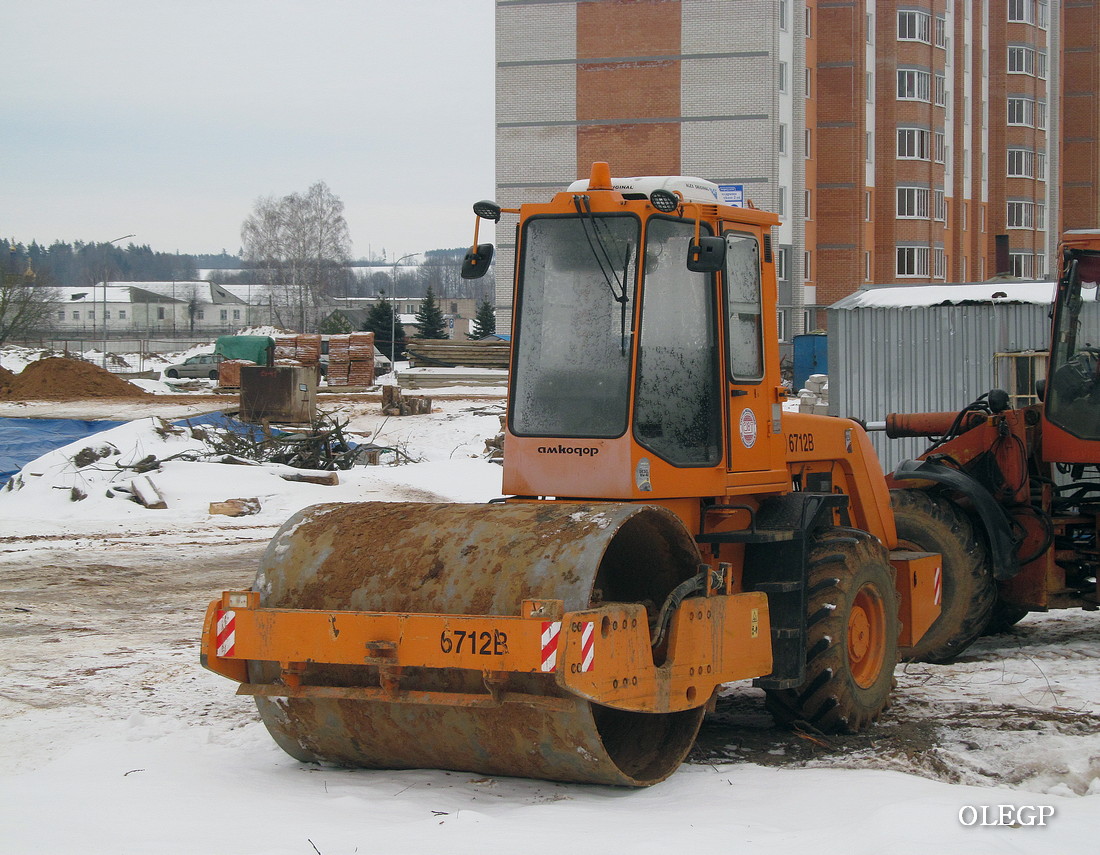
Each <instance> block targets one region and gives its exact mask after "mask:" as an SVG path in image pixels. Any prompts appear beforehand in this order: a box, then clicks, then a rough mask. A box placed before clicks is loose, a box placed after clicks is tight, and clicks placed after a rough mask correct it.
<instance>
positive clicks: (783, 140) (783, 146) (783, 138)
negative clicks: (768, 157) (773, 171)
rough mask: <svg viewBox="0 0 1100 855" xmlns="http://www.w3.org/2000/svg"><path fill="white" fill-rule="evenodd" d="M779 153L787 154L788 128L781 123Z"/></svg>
mask: <svg viewBox="0 0 1100 855" xmlns="http://www.w3.org/2000/svg"><path fill="white" fill-rule="evenodd" d="M779 153H780V154H786V153H787V126H786V125H785V124H783V122H780V123H779Z"/></svg>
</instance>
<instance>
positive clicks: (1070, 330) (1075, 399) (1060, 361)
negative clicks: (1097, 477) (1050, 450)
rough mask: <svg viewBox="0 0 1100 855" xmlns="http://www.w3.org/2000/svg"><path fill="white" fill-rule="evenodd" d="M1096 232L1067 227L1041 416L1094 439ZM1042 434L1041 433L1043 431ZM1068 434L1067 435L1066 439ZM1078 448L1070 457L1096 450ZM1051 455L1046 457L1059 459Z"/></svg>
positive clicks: (1098, 405) (1098, 424)
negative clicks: (1047, 383) (1076, 230)
mask: <svg viewBox="0 0 1100 855" xmlns="http://www.w3.org/2000/svg"><path fill="white" fill-rule="evenodd" d="M1098 293H1100V232H1067V234H1066V242H1065V245H1064V246H1063V251H1062V276H1061V278H1060V279H1059V281H1058V287H1057V292H1056V296H1055V301H1054V325H1053V338H1052V341H1051V348H1050V370H1049V372H1048V376H1049V377H1050V383H1049V388H1048V389H1047V394H1046V418H1047V421H1048V422H1049V423H1050V424H1051V425H1053V426H1055V428H1056V429H1057V430H1055V431H1054V432H1053V433H1054V435H1055V436H1058V435H1059V434H1060V433H1061V432H1064V433H1066V434H1069V437H1064V438H1063V441H1062V443H1060V444H1064V443H1066V442H1068V443H1071V444H1076V443H1074V442H1073V440H1080V441H1084V442H1096V441H1097V440H1100V301H1098V299H1097V297H1098ZM1044 436H1045V434H1044ZM1071 438H1072V439H1071ZM1080 455H1081V451H1080V450H1078V451H1077V452H1076V453H1074V454H1071V455H1070V459H1075V460H1077V461H1079V462H1081V461H1092V460H1094V459H1096V458H1097V457H1098V456H1100V455H1098V453H1097V451H1096V450H1095V449H1093V450H1091V453H1089V454H1088V455H1087V456H1086V457H1084V458H1082V457H1081V456H1080ZM1063 457H1065V455H1064V454H1063V455H1057V456H1054V457H1052V458H1051V459H1054V460H1059V459H1063Z"/></svg>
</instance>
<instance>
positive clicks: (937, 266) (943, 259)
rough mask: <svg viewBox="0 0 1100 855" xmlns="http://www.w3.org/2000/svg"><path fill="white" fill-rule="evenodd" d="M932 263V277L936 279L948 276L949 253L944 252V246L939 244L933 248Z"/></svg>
mask: <svg viewBox="0 0 1100 855" xmlns="http://www.w3.org/2000/svg"><path fill="white" fill-rule="evenodd" d="M932 265H933V268H932V277H933V278H934V279H946V278H947V253H946V252H944V249H943V247H942V246H937V247H936V248H935V249H934V250H932Z"/></svg>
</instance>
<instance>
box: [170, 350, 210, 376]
mask: <svg viewBox="0 0 1100 855" xmlns="http://www.w3.org/2000/svg"><path fill="white" fill-rule="evenodd" d="M221 361H222V358H221V356H220V355H219V354H216V353H200V354H199V355H198V356H189V357H187V359H185V360H183V362H180V363H177V364H176V365H169V366H168V367H167V368H165V369H164V376H165V377H171V378H172V379H173V380H176V379H178V378H180V377H209V378H210V379H211V380H217V379H218V363H219V362H221Z"/></svg>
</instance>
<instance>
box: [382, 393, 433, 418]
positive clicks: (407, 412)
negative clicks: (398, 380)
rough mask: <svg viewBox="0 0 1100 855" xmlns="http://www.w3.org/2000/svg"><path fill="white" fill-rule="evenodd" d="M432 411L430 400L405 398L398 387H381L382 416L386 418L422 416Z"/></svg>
mask: <svg viewBox="0 0 1100 855" xmlns="http://www.w3.org/2000/svg"><path fill="white" fill-rule="evenodd" d="M431 411H432V399H431V398H425V397H412V398H406V397H405V396H404V394H403V393H402V392H401V387H400V386H383V387H382V414H383V415H386V416H422V415H424V414H425V413H430V412H431Z"/></svg>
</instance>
